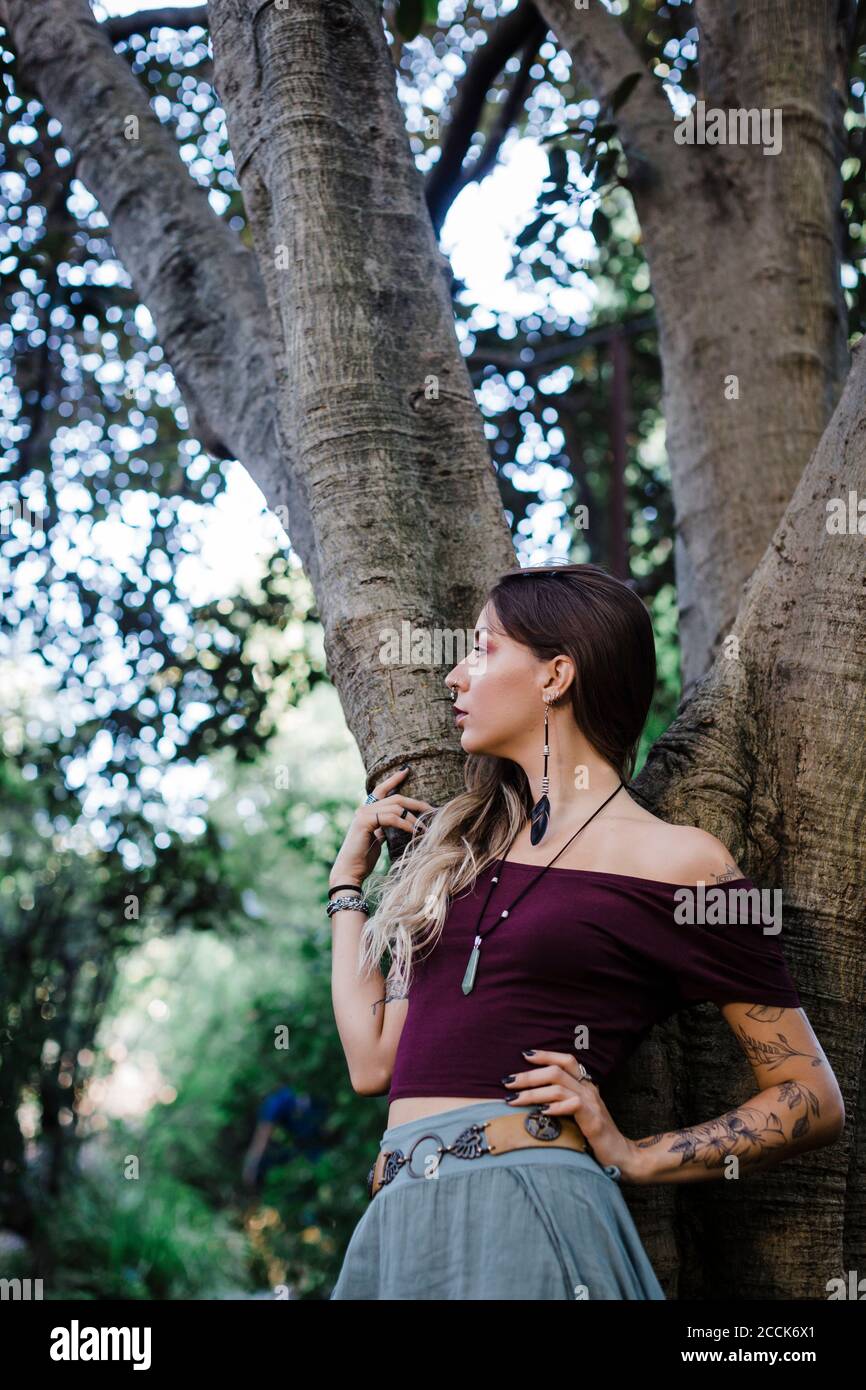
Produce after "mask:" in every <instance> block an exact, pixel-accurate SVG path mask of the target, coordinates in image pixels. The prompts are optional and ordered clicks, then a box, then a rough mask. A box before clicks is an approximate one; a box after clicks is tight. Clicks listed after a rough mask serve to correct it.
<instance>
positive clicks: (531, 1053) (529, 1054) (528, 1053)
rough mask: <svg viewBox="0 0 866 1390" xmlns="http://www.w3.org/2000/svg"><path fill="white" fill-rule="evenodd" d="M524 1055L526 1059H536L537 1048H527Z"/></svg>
mask: <svg viewBox="0 0 866 1390" xmlns="http://www.w3.org/2000/svg"><path fill="white" fill-rule="evenodd" d="M523 1055H524V1057H534V1056H535V1048H534V1047H527V1048H524V1051H523Z"/></svg>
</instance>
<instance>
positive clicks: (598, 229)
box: [589, 208, 611, 241]
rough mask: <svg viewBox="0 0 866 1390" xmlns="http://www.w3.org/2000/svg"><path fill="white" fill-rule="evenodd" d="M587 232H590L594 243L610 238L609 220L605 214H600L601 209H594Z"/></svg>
mask: <svg viewBox="0 0 866 1390" xmlns="http://www.w3.org/2000/svg"><path fill="white" fill-rule="evenodd" d="M589 230H590V231H591V232H592V235H593V236H594V238H595V240H596V241H607V239H608V237H609V236H610V232H611V225H610V218H609V217H608V215H607V213H606V212H602V210H601V208H596V210H595V212H594V213H593V216H592V221H591V222H590V224H589Z"/></svg>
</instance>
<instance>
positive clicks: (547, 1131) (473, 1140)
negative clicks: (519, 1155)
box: [367, 1108, 593, 1200]
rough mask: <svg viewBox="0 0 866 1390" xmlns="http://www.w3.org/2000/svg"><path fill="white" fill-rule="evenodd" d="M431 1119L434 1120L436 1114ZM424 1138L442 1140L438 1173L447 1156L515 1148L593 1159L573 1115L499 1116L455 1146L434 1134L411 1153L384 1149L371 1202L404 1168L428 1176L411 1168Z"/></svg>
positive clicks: (371, 1179) (373, 1174)
mask: <svg viewBox="0 0 866 1390" xmlns="http://www.w3.org/2000/svg"><path fill="white" fill-rule="evenodd" d="M430 1118H431V1120H432V1119H435V1115H434V1116H431V1117H430ZM423 1139H438V1140H439V1143H438V1145H437V1150H436V1152H437V1153H438V1158H437V1161H436V1169H437V1170H438V1168H439V1165H440V1163H441V1162H442V1158H443V1156H444V1155H445V1154H446V1153H447V1154H451V1155H452V1157H454V1158H467V1159H472V1158H480V1157H481V1155H482V1154H504V1153H509V1152H510V1151H511V1150H512V1149H534V1148H538V1147H544V1146H545V1145H547V1146H548V1147H552V1148H560V1149H576V1150H577V1151H578V1152H579V1153H589V1154H590V1157H592V1156H593V1155H592V1150H591V1149H590V1147H589V1143H588V1141H587V1139H586V1136H585V1135H584V1133H583V1130H582V1129H581V1128H580V1125H579V1124H578V1123H577V1121H576V1120H575V1119H574V1118H573V1117H572V1116H571V1115H543V1114H542V1113H541V1110H540V1108H536V1109H535V1110H530V1111H528V1112H527V1113H526V1114H525V1115H520V1114H516V1113H515V1114H513V1115H496V1116H494V1117H493V1119H490V1120H485V1121H484V1123H483V1124H472V1125H469V1126H468V1127H467V1128H466V1129H464V1130H462V1131H461V1133H460V1134H458V1135H457V1138H456V1139H455V1140H454V1142H453V1144H444V1143H443V1142H442V1137H441V1135H439V1134H436V1133H434V1132H432V1131H431V1132H429V1133H427V1134H421V1135H419V1136H418V1138H417V1139H416V1140H415V1143H414V1144H413V1145H412V1147H411V1149H410V1150H409V1152H408V1154H404V1153H403V1150H402V1149H390V1150H388V1149H383V1150H381V1152H380V1153H379V1156H378V1158H377V1159H376V1161H375V1163H374V1164H373V1166H372V1168H371V1169H370V1171H369V1173H368V1174H367V1188H368V1191H369V1194H370V1199H371V1200H372V1198H373V1197H375V1196H376V1193H377V1192H379V1191H380V1189H381V1188H383V1187H385V1186H387V1184H388V1183H389V1182H392V1181H393V1180H394V1178H395V1177H396V1176H397V1174H398V1172H399V1171H400V1169H401V1168H403V1167H404V1166H405V1167H406V1171H407V1173H408V1174H409V1176H410V1177H412V1178H423V1177H428V1176H429V1170H428V1171H426V1172H421V1173H416V1172H415V1170H414V1168H413V1167H412V1156H413V1154H414V1153H415V1150H416V1148H417V1147H418V1145H419V1144H420V1143H421V1141H422V1140H423ZM407 1165H408V1166H407Z"/></svg>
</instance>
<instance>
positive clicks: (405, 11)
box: [395, 0, 425, 43]
mask: <svg viewBox="0 0 866 1390" xmlns="http://www.w3.org/2000/svg"><path fill="white" fill-rule="evenodd" d="M424 8H425V6H424V0H400V3H399V4H398V6H397V14H396V18H395V22H396V25H397V28H398V30H399V32H400V33H401V34H402V35H403V38H404V39H405V40H406V42H407V43H411V42H412V40H413V39H417V37H418V35H419V34H420V33H421V26H422V24H423V23H424Z"/></svg>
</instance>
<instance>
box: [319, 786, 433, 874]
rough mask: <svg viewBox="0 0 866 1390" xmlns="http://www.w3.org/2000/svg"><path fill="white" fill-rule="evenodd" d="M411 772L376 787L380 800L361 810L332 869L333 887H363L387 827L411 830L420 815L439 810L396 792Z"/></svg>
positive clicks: (356, 815) (350, 827) (360, 807)
mask: <svg viewBox="0 0 866 1390" xmlns="http://www.w3.org/2000/svg"><path fill="white" fill-rule="evenodd" d="M409 771H410V769H409V768H408V767H407V768H399V769H398V770H397V771H396V772H392V773H391V775H390V777H386V778H385V779H384V781H382V782H380V783H379V784H378V786H375V787H374V788H373V795H374V796H375V798H376V801H375V802H372V801H371V802H369V803H365V804H364V805H363V806H359V807H358V809H357V811H356V812H355V815H354V817H353V818H352V824H351V825H350V826H349V829H348V832H347V834H346V838H345V840H344V841H343V844H342V846H341V848H340V852H339V854H338V855H337V858H336V859H335V860H334V867H333V868H332V869H331V873H330V878H329V883H330V885H331V886H332V887H334V886H335V885H336V884H338V883H342V882H344V881H345V880H348V881H349V882H352V883H353V882H355V881H357V882H358V883H361V884H363V882H364V879H365V878H366V877H367V875H368V874H370V873H372V871H373V869H374V867H375V865H376V861H377V859H378V858H379V855H380V854H381V852H382V842H383V841H384V839H385V832H384V828H383V827H384V826H386V825H393V826H395V827H396V829H398V830H406V831H411V830H412V827H413V826H414V825H415V824H416V823H417V820H418V816H417V812H419V811H435V809H436V807H435V806H431V805H430V802H429V801H416V800H415V799H414V798H413V797H411V796H400V795H399V793H397V792H395V791H393V790H392V788H393V787H396V786H398V785H399V784H400V783H401V782H402V781H403V778H404V777H405V776H406V774H407V772H409Z"/></svg>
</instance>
